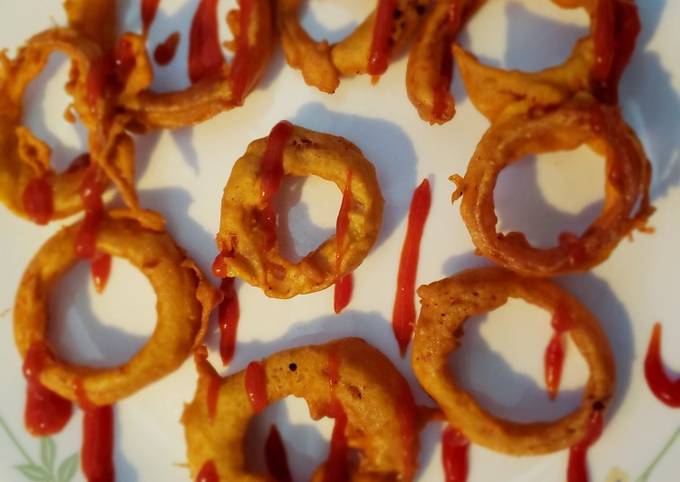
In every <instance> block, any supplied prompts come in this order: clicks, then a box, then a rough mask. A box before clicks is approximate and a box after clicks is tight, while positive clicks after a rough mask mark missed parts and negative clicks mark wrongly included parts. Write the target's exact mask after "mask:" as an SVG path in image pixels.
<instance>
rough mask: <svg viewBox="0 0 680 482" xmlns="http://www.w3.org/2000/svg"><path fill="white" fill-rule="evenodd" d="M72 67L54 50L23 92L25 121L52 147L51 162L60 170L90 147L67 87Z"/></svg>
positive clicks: (36, 134) (23, 121)
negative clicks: (68, 119) (66, 90)
mask: <svg viewBox="0 0 680 482" xmlns="http://www.w3.org/2000/svg"><path fill="white" fill-rule="evenodd" d="M69 70H70V61H69V59H68V57H67V56H66V55H65V54H63V53H61V52H54V53H53V54H51V55H50V58H49V61H48V63H47V66H46V67H45V68H44V69H43V70H42V71H41V72H40V73H39V74H38V76H37V77H36V78H35V79H34V80H33V81H32V82H31V83H30V84H29V85H28V87H27V89H26V92H25V94H24V104H23V107H24V112H23V118H22V123H23V125H24V126H25V127H28V129H30V130H31V132H33V134H34V135H35V136H36V137H37V138H38V139H41V140H42V141H44V142H45V143H47V144H48V145H49V146H50V147H51V148H52V156H51V158H50V165H51V166H52V168H53V169H54V170H55V171H56V172H58V173H61V172H64V171H66V170H67V169H68V168H69V166H70V165H71V163H72V162H73V161H74V159H76V158H77V157H78V156H79V155H80V154H82V153H83V152H86V151H87V150H88V147H87V130H86V129H85V127H84V126H83V125H82V123H81V122H80V120H79V118H78V114H77V113H76V112H75V110H74V109H70V108H69V104H70V103H71V102H73V97H71V96H69V95H68V94H67V93H66V92H65V91H64V85H66V83H67V82H68V75H69ZM66 115H68V116H72V117H70V118H71V119H72V120H73V122H70V121H67V120H66V119H65V116H66Z"/></svg>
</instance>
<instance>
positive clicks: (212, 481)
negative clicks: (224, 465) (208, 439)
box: [196, 460, 220, 482]
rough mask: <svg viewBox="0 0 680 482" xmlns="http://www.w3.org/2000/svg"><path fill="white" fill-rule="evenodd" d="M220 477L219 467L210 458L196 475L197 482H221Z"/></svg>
mask: <svg viewBox="0 0 680 482" xmlns="http://www.w3.org/2000/svg"><path fill="white" fill-rule="evenodd" d="M219 480H220V478H219V476H218V475H217V468H216V467H215V462H213V461H212V460H208V461H207V462H206V463H205V464H203V467H201V470H200V471H199V472H198V475H197V476H196V482H219Z"/></svg>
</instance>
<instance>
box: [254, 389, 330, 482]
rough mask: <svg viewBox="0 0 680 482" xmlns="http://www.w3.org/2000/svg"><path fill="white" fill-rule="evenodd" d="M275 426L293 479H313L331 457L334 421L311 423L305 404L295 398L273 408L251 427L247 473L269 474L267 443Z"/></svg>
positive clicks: (327, 419) (270, 407) (265, 412)
mask: <svg viewBox="0 0 680 482" xmlns="http://www.w3.org/2000/svg"><path fill="white" fill-rule="evenodd" d="M272 425H276V427H277V428H278V430H279V433H280V434H281V438H282V441H283V445H284V447H285V449H286V455H287V460H288V466H289V467H290V472H291V475H292V479H293V480H312V475H313V474H314V471H315V470H316V468H317V467H319V466H320V465H321V464H322V463H324V462H325V461H326V458H327V456H328V446H329V440H330V438H331V433H332V432H333V425H334V422H333V420H332V419H330V418H322V419H320V420H318V421H314V420H312V418H311V417H310V416H309V408H308V407H307V404H306V403H305V401H304V400H302V399H299V398H295V397H288V398H286V399H284V400H281V401H280V402H278V403H275V404H272V405H270V406H269V407H267V408H266V409H265V410H264V411H263V412H262V413H261V414H259V415H258V416H256V417H254V418H253V419H252V420H251V422H250V424H249V426H248V432H247V435H246V439H245V453H246V468H247V469H248V470H251V471H253V472H258V473H266V472H267V469H266V462H265V443H266V440H267V436H268V435H269V430H270V428H271V426H272ZM293 441H294V442H293Z"/></svg>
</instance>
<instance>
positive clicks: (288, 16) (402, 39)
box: [276, 0, 429, 94]
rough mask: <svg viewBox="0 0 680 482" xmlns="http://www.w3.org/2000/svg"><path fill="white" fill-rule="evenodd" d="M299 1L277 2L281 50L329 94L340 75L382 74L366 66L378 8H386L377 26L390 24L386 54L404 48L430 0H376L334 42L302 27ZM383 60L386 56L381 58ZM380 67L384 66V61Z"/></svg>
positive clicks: (292, 63)
mask: <svg viewBox="0 0 680 482" xmlns="http://www.w3.org/2000/svg"><path fill="white" fill-rule="evenodd" d="M302 3H303V2H302V1H301V0H277V2H276V17H277V22H278V27H279V30H280V31H281V43H282V45H283V53H284V54H285V56H286V61H287V62H288V65H290V66H291V67H293V68H295V69H299V70H300V71H301V72H302V77H303V78H304V80H305V83H307V84H308V85H311V86H314V87H316V88H317V89H319V90H321V91H322V92H326V93H329V94H332V93H333V92H335V90H336V89H337V88H338V85H340V76H341V75H345V76H352V75H360V74H365V73H369V74H370V75H380V74H382V72H379V71H376V72H375V73H372V72H371V70H372V69H371V67H369V65H370V64H371V57H372V54H373V52H372V50H373V42H374V40H375V36H374V33H375V31H376V24H377V22H376V19H377V18H378V17H379V16H380V14H381V12H380V10H381V8H383V9H386V10H387V13H384V14H383V15H384V16H385V18H386V20H387V22H381V23H380V24H379V25H383V24H385V25H387V26H388V27H389V30H388V31H387V32H385V33H386V34H387V38H386V40H387V45H386V46H385V47H386V48H387V57H389V56H390V55H392V54H393V53H395V52H397V51H399V50H400V49H401V48H403V47H404V45H405V44H406V42H408V40H409V39H410V38H411V36H412V35H413V34H414V33H415V31H416V29H417V27H418V24H419V22H420V19H421V17H422V16H423V14H424V13H425V11H426V7H427V5H428V4H429V0H387V1H385V0H379V2H378V8H377V9H376V10H375V11H374V12H373V13H371V14H370V15H369V16H368V17H367V18H366V20H364V21H363V22H362V23H361V25H359V26H358V27H357V28H356V29H355V30H354V32H352V33H351V34H350V35H349V36H348V37H347V38H345V39H344V40H342V41H341V42H339V43H336V44H333V45H330V44H329V43H328V41H327V40H322V41H319V42H317V41H315V40H314V39H313V38H312V37H311V36H310V35H309V34H308V33H307V32H306V31H305V30H304V28H303V27H302V25H301V23H300V19H299V15H300V7H301V5H302ZM383 3H384V5H382V4H383ZM390 9H391V10H390ZM391 19H395V20H396V21H393V20H391ZM390 22H392V23H391V25H390V24H389V23H390ZM386 61H387V59H384V60H383V62H386ZM382 67H383V68H386V64H384V65H383V66H382ZM381 70H382V69H381ZM378 72H379V73H378Z"/></svg>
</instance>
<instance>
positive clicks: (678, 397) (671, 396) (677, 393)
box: [645, 323, 680, 408]
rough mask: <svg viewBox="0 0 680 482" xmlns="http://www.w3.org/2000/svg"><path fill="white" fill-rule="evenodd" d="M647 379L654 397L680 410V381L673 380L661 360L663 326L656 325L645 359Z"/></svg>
mask: <svg viewBox="0 0 680 482" xmlns="http://www.w3.org/2000/svg"><path fill="white" fill-rule="evenodd" d="M645 378H646V379H647V385H648V386H649V389H650V390H651V391H652V393H653V394H654V396H656V398H658V399H659V400H660V401H661V402H663V403H665V404H666V405H668V406H669V407H672V408H680V379H678V380H671V379H670V378H669V377H668V375H667V374H666V370H664V367H663V361H662V360H661V324H660V323H656V324H654V330H653V331H652V337H651V338H650V339H649V346H648V347H647V356H646V357H645Z"/></svg>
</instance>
